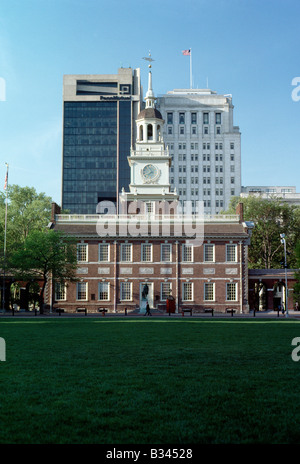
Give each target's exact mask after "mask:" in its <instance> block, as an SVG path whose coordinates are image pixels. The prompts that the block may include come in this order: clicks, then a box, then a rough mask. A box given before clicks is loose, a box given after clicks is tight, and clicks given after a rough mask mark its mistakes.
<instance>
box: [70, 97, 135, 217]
mask: <svg viewBox="0 0 300 464" xmlns="http://www.w3.org/2000/svg"><path fill="white" fill-rule="evenodd" d="M118 106H119V108H118ZM131 130H132V129H131V101H130V100H127V101H122V100H121V101H118V100H112V101H91V102H80V101H77V102H65V103H64V135H63V191H62V208H63V209H67V210H69V211H70V213H75V214H76V213H77V214H95V213H96V208H97V204H98V203H99V201H102V200H109V201H114V202H116V198H117V194H118V191H119V190H121V189H122V187H124V188H125V190H128V185H129V182H130V170H129V166H128V161H127V156H129V154H130V146H131ZM118 147H119V154H118ZM118 180H119V182H118ZM117 184H118V185H117Z"/></svg>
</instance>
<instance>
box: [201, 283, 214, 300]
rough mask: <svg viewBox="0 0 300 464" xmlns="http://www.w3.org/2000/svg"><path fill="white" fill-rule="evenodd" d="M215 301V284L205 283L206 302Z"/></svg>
mask: <svg viewBox="0 0 300 464" xmlns="http://www.w3.org/2000/svg"><path fill="white" fill-rule="evenodd" d="M214 300H215V284H214V283H212V282H205V284H204V301H214Z"/></svg>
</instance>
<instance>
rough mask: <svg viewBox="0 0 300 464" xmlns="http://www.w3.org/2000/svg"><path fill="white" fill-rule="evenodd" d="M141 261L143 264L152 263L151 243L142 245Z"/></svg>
mask: <svg viewBox="0 0 300 464" xmlns="http://www.w3.org/2000/svg"><path fill="white" fill-rule="evenodd" d="M141 260H142V261H144V262H151V261H152V243H142V256H141Z"/></svg>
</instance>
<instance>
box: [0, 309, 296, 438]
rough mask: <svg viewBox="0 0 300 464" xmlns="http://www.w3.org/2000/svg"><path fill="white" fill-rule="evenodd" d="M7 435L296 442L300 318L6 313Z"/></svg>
mask: <svg viewBox="0 0 300 464" xmlns="http://www.w3.org/2000/svg"><path fill="white" fill-rule="evenodd" d="M0 337H3V338H4V339H5V341H6V361H5V362H1V363H0V372H1V378H0V424H1V427H0V443H103V444H133V443H135V444H143V443H147V444H182V445H183V444H193V443H300V392H299V390H300V362H299V363H298V362H294V361H293V360H292V358H291V352H292V350H293V348H294V347H292V345H291V342H292V339H293V338H294V337H300V325H299V322H297V321H295V320H292V319H288V320H286V319H285V320H283V319H281V320H276V319H274V320H262V319H260V320H259V319H248V320H238V319H237V318H236V319H234V318H226V319H225V318H224V319H219V320H218V319H217V318H214V319H197V318H190V319H189V318H182V319H179V318H178V319H175V318H174V319H169V318H155V317H152V318H147V319H146V318H132V317H128V318H109V317H106V318H95V319H94V318H85V317H82V318H48V319H47V318H42V317H41V318H32V319H25V318H22V319H21V318H15V319H14V318H10V319H9V318H6V319H4V318H2V319H1V320H0Z"/></svg>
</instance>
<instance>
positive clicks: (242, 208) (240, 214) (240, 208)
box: [235, 202, 244, 222]
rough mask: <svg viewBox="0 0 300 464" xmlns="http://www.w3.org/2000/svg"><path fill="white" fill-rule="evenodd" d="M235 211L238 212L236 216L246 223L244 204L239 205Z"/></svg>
mask: <svg viewBox="0 0 300 464" xmlns="http://www.w3.org/2000/svg"><path fill="white" fill-rule="evenodd" d="M235 211H236V214H238V215H239V217H240V222H243V221H244V204H243V203H242V202H240V203H238V204H237V207H236V210H235Z"/></svg>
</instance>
